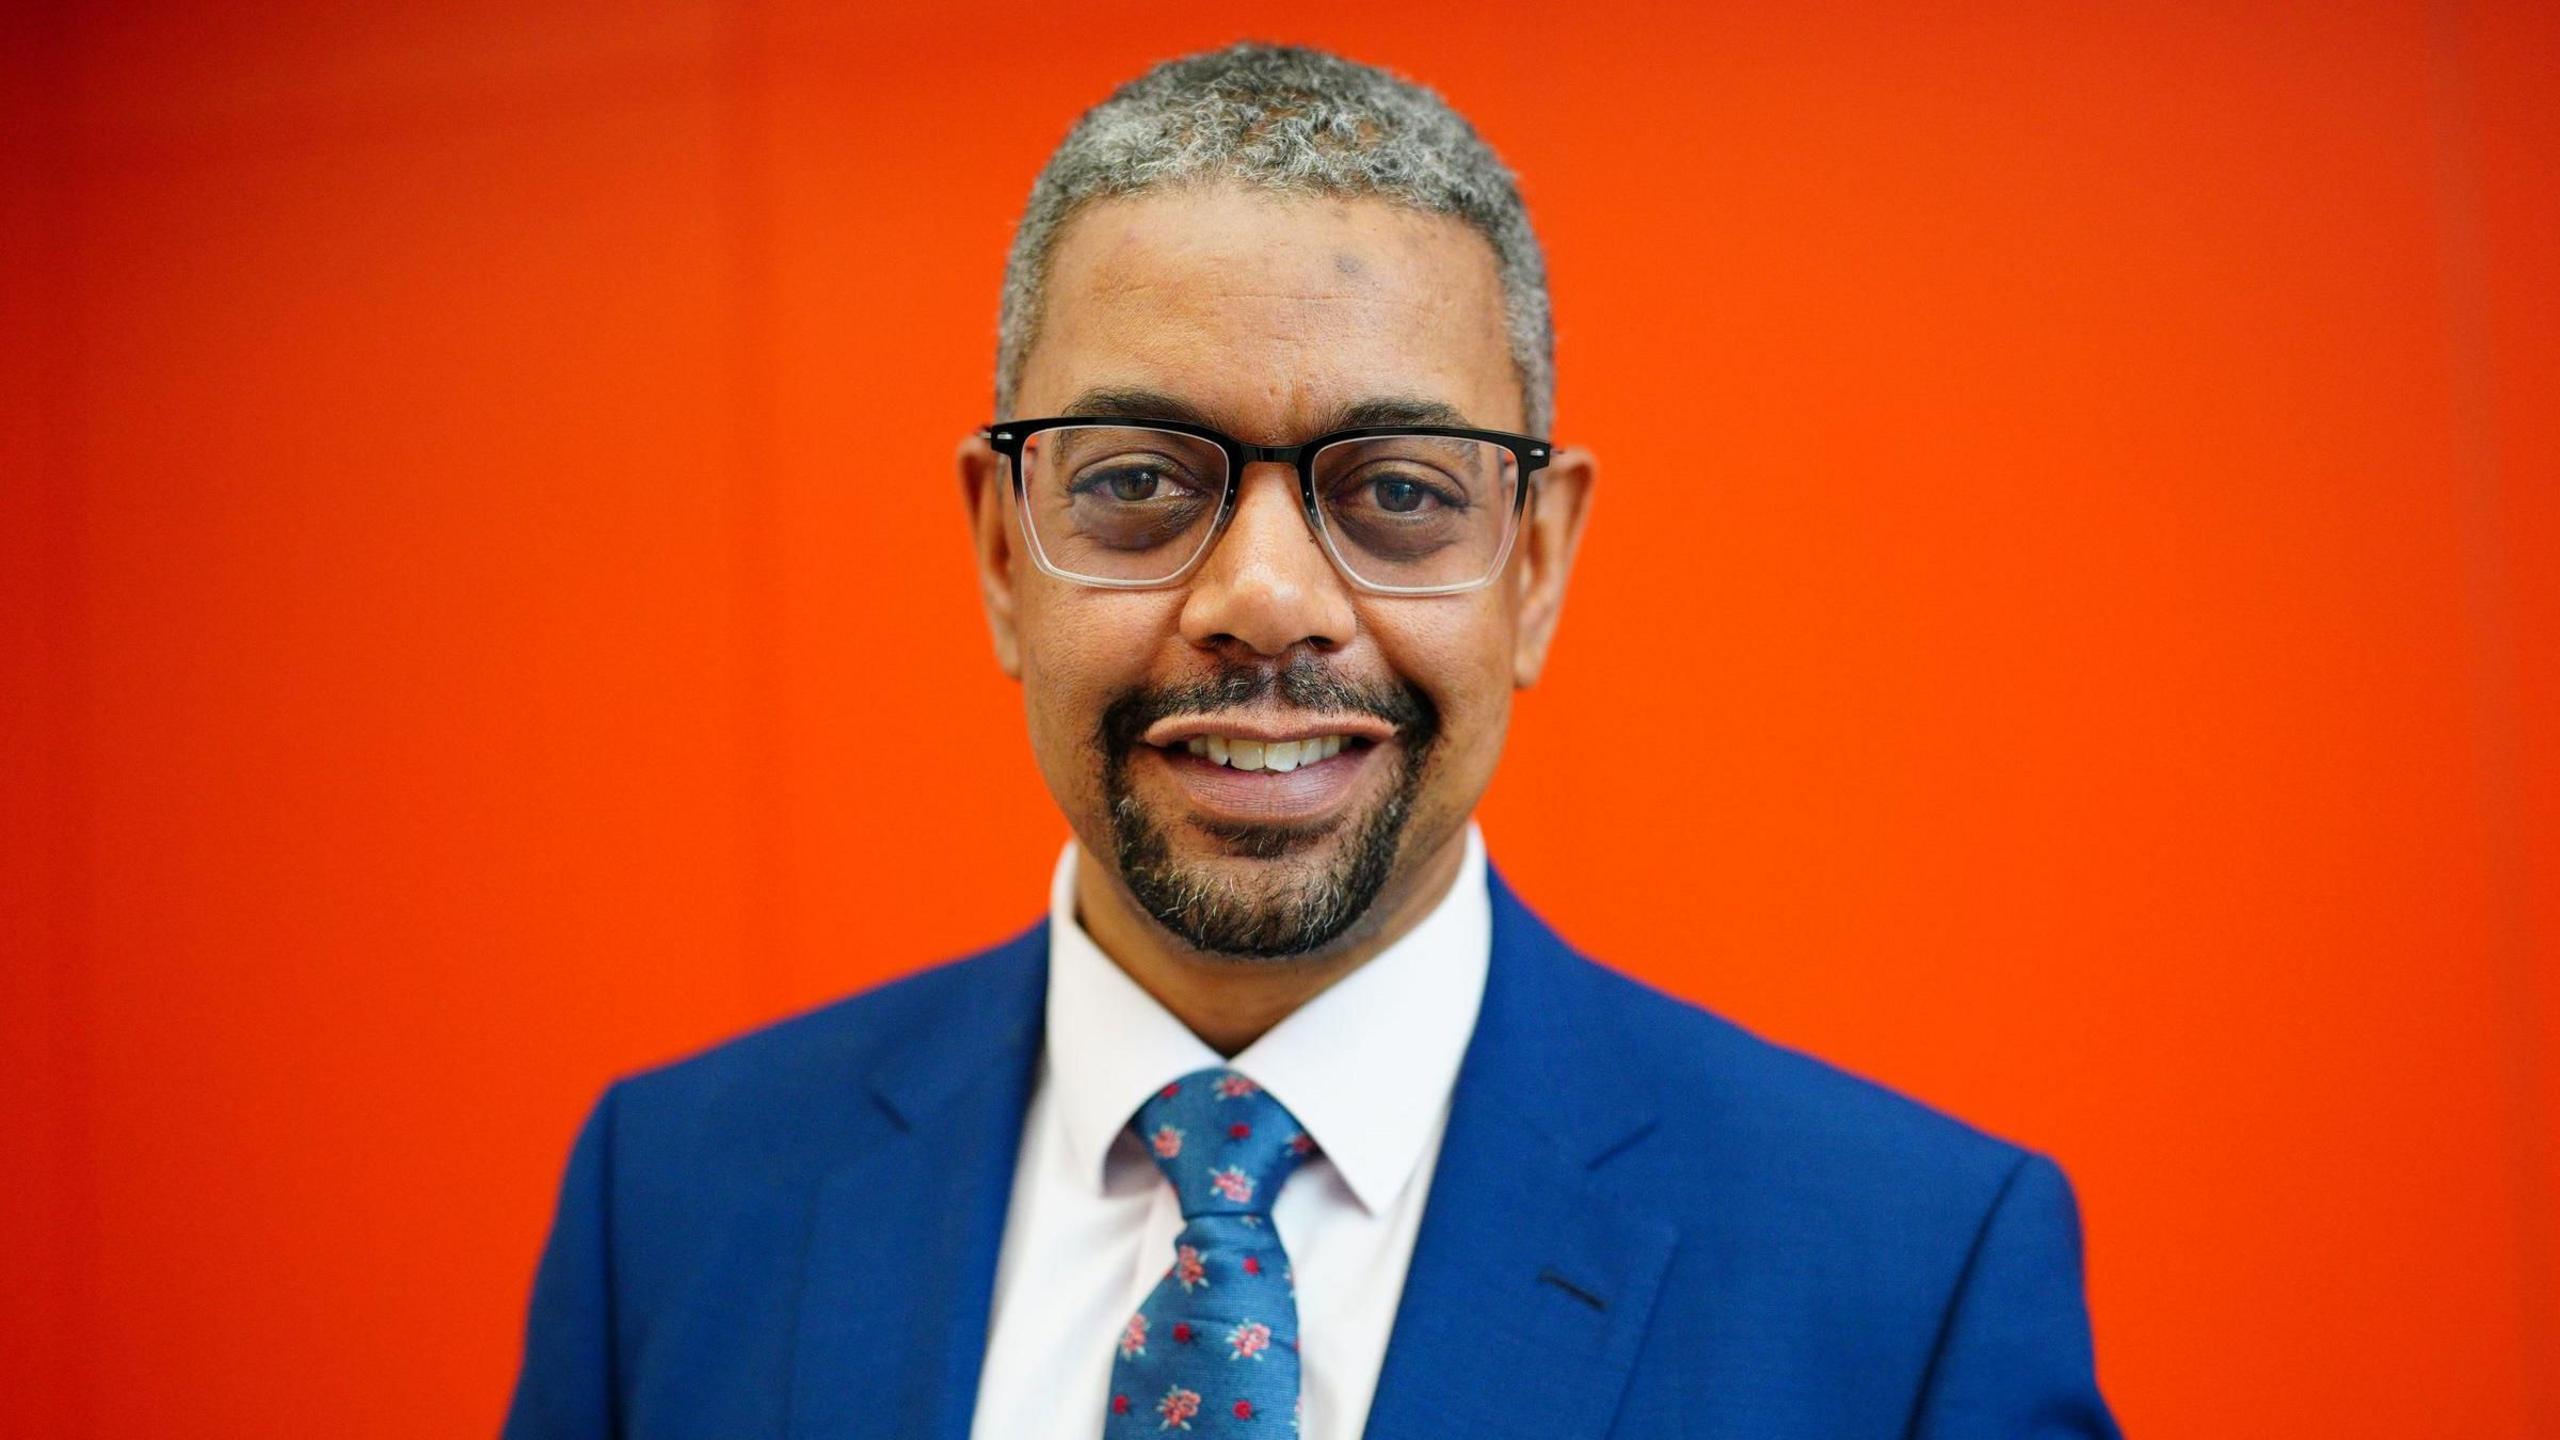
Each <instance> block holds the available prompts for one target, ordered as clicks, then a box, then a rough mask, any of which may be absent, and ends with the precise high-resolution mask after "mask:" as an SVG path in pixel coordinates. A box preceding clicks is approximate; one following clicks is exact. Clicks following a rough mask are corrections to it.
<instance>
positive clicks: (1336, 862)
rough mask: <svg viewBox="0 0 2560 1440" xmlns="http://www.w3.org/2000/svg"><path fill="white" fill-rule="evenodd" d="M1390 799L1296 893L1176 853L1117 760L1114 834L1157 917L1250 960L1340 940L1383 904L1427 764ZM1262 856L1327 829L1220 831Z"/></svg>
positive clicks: (1202, 944) (1145, 905)
mask: <svg viewBox="0 0 2560 1440" xmlns="http://www.w3.org/2000/svg"><path fill="white" fill-rule="evenodd" d="M1400 765H1401V773H1400V774H1399V775H1398V776H1397V777H1396V784H1395V788H1394V789H1393V790H1392V791H1390V792H1389V793H1388V795H1387V798H1386V799H1385V800H1384V801H1382V802H1381V803H1380V804H1379V805H1378V807H1377V808H1376V809H1375V810H1373V811H1372V812H1370V814H1369V815H1368V816H1367V817H1366V819H1365V820H1363V821H1362V822H1361V823H1360V828H1359V831H1358V833H1357V834H1355V835H1354V836H1352V838H1351V841H1350V843H1349V844H1347V845H1345V846H1343V847H1342V849H1341V850H1340V852H1339V853H1337V854H1336V855H1335V856H1334V858H1333V859H1332V861H1331V862H1329V863H1328V864H1327V865H1326V866H1325V867H1324V870H1323V872H1322V873H1320V874H1318V875H1315V876H1313V877H1311V878H1310V879H1309V880H1308V881H1307V882H1306V883H1305V884H1304V885H1303V886H1301V887H1300V888H1299V889H1297V890H1296V891H1295V892H1294V893H1284V894H1280V895H1255V894H1250V893H1247V892H1246V891H1245V890H1244V889H1243V888H1242V887H1239V886H1237V885H1236V884H1234V883H1233V882H1231V881H1228V880H1225V879H1222V878H1220V877H1219V876H1217V875H1214V874H1211V873H1209V872H1208V870H1207V868H1206V867H1204V866H1196V865H1185V864H1183V863H1182V862H1180V861H1177V860H1175V859H1174V858H1173V856H1172V853H1171V851H1170V849H1169V848H1168V847H1167V846H1166V844H1165V838H1164V832H1163V830H1161V829H1160V828H1158V827H1157V825H1156V823H1155V822H1154V821H1153V820H1152V819H1150V818H1149V817H1148V815H1147V813H1146V810H1145V809H1144V807H1143V806H1141V805H1140V804H1139V802H1138V797H1137V796H1136V795H1135V794H1132V793H1131V792H1130V791H1129V790H1128V789H1127V788H1126V787H1125V786H1124V785H1122V784H1121V783H1120V779H1121V777H1120V771H1119V767H1117V766H1114V767H1112V772H1111V777H1110V788H1111V837H1112V842H1113V846H1114V849H1115V851H1116V856H1117V859H1118V861H1119V864H1120V879H1121V881H1122V883H1124V884H1126V885H1127V886H1128V887H1129V893H1130V894H1131V895H1133V896H1135V897H1137V901H1138V904H1139V906H1140V908H1142V909H1144V910H1145V911H1146V912H1147V913H1148V914H1149V915H1152V916H1154V917H1155V919H1156V923H1157V924H1160V925H1162V926H1164V927H1165V928H1166V929H1167V930H1170V931H1172V932H1173V933H1174V934H1176V935H1178V936H1181V937H1182V939H1183V941H1184V942H1185V943H1186V944H1188V945H1190V946H1191V948H1193V949H1195V950H1200V951H1204V952H1206V953H1209V954H1213V955H1227V956H1233V957H1235V958H1237V959H1244V960H1280V959H1286V958H1289V957H1291V956H1297V955H1305V954H1308V953H1311V952H1313V951H1317V950H1321V949H1323V948H1324V947H1325V946H1327V945H1330V944H1332V943H1333V942H1334V941H1335V940H1337V939H1339V938H1341V936H1342V934H1343V932H1345V931H1347V930H1349V929H1350V928H1351V927H1352V926H1353V925H1354V924H1356V923H1358V921H1359V919H1360V917H1361V916H1363V915H1366V914H1368V913H1369V907H1370V906H1371V905H1373V904H1375V903H1376V902H1377V899H1378V892H1379V891H1380V890H1382V889H1384V888H1385V887H1386V883H1387V877H1388V876H1389V875H1392V874H1394V873H1395V863H1396V853H1397V851H1398V850H1399V849H1400V848H1401V847H1402V844H1403V841H1404V830H1405V824H1406V822H1407V821H1409V820H1411V819H1412V818H1413V802H1414V796H1415V795H1416V794H1417V793H1418V792H1419V791H1420V789H1421V782H1422V766H1421V764H1420V763H1419V762H1418V760H1417V759H1416V758H1415V757H1414V756H1412V755H1411V754H1410V753H1408V754H1407V755H1405V756H1404V757H1402V758H1401V760H1400ZM1214 833H1218V834H1220V835H1221V836H1222V838H1224V839H1226V840H1227V841H1228V842H1229V843H1230V844H1231V845H1233V846H1235V847H1236V848H1237V849H1238V850H1240V851H1242V852H1243V853H1244V854H1246V855H1248V856H1251V857H1253V858H1255V859H1275V858H1278V857H1280V856H1282V855H1286V854H1288V853H1289V852H1291V851H1293V850H1297V849H1301V848H1304V847H1305V846H1306V845H1307V844H1308V843H1309V842H1311V841H1313V840H1315V839H1317V838H1320V834H1321V832H1316V833H1310V832H1307V831H1302V830H1296V829H1291V828H1288V827H1284V826H1270V825H1262V826H1249V827H1237V828H1232V829H1221V830H1219V831H1217V832H1214Z"/></svg>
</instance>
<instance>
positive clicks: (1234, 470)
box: [978, 415, 1554, 595]
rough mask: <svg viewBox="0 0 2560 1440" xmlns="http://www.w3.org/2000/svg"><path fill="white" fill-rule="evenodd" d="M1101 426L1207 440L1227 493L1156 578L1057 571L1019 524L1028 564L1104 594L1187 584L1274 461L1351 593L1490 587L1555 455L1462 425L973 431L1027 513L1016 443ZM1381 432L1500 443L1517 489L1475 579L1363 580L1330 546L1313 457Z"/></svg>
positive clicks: (1548, 448) (1056, 420)
mask: <svg viewBox="0 0 2560 1440" xmlns="http://www.w3.org/2000/svg"><path fill="white" fill-rule="evenodd" d="M1102 425H1107V426H1114V427H1120V428H1126V429H1135V430H1165V431H1170V432H1172V433H1173V434H1176V435H1188V436H1190V437H1191V438H1192V439H1194V440H1206V441H1208V442H1209V443H1210V444H1212V445H1215V446H1217V447H1218V448H1219V449H1220V450H1222V451H1225V452H1226V456H1227V484H1226V492H1225V493H1224V494H1222V495H1220V496H1219V497H1218V515H1217V518H1216V519H1215V520H1213V521H1212V522H1210V526H1209V535H1208V538H1207V539H1205V540H1203V541H1201V543H1200V549H1199V551H1198V552H1197V553H1195V554H1194V555H1193V556H1192V557H1191V558H1190V559H1189V560H1186V561H1184V562H1183V564H1182V568H1181V569H1179V570H1177V571H1175V572H1174V573H1173V574H1171V575H1168V576H1166V577H1165V578H1163V579H1161V580H1106V579H1103V578H1101V577H1099V576H1093V575H1080V574H1077V573H1076V572H1074V571H1072V570H1062V569H1060V568H1058V567H1057V566H1056V565H1054V564H1052V563H1050V560H1049V556H1048V554H1047V552H1046V551H1044V550H1043V549H1042V548H1041V544H1040V535H1039V532H1038V530H1037V529H1036V528H1035V527H1033V526H1032V525H1030V524H1028V523H1025V524H1024V526H1023V527H1022V529H1023V533H1024V534H1025V535H1026V536H1028V537H1030V541H1031V561H1032V563H1033V564H1035V565H1037V566H1039V567H1040V569H1041V570H1042V571H1043V572H1045V573H1047V574H1050V575H1054V576H1056V577H1057V578H1059V579H1061V580H1067V581H1072V582H1074V583H1075V584H1078V585H1092V586H1096V587H1098V588H1100V589H1105V590H1161V589H1163V588H1165V587H1166V586H1169V585H1179V584H1181V583H1182V582H1183V581H1185V580H1188V579H1190V578H1191V572H1193V571H1194V570H1197V569H1199V568H1200V565H1201V562H1202V561H1204V560H1207V559H1208V558H1209V552H1210V551H1212V550H1215V549H1217V548H1218V541H1219V540H1221V539H1223V538H1224V537H1225V536H1226V533H1227V522H1228V521H1230V520H1232V519H1234V518H1235V513H1236V503H1237V499H1238V497H1239V496H1241V495H1242V494H1243V491H1244V467H1245V466H1247V465H1249V464H1253V463H1256V462H1268V461H1277V462H1279V463H1281V464H1284V465H1287V466H1289V467H1291V468H1292V469H1294V470H1296V471H1297V472H1298V508H1299V511H1300V512H1301V513H1302V514H1303V515H1304V516H1305V517H1306V521H1307V528H1308V529H1309V530H1310V531H1312V532H1314V534H1315V537H1316V543H1317V545H1318V546H1319V547H1321V548H1322V549H1323V551H1324V553H1325V558H1326V559H1328V560H1331V561H1332V562H1333V568H1334V570H1335V571H1336V572H1337V573H1338V574H1340V575H1341V576H1342V578H1343V579H1344V580H1347V581H1349V582H1350V583H1351V585H1352V587H1353V588H1355V589H1359V590H1366V591H1368V592H1370V593H1372V594H1377V595H1459V594H1464V593H1465V592H1467V591H1469V590H1481V589H1483V588H1484V587H1485V586H1487V585H1490V584H1492V583H1493V582H1494V579H1495V577H1497V576H1499V575H1501V573H1502V567H1503V566H1504V565H1505V564H1506V563H1508V562H1509V561H1510V559H1511V546H1512V543H1513V542H1514V541H1516V540H1518V539H1519V538H1520V516H1521V513H1522V512H1523V511H1524V510H1525V509H1527V507H1528V503H1529V491H1530V490H1531V489H1532V488H1534V485H1535V481H1536V479H1537V474H1538V472H1539V471H1540V470H1543V469H1545V468H1546V465H1547V462H1548V461H1549V460H1550V459H1552V458H1554V446H1553V445H1552V444H1551V443H1550V442H1548V441H1545V440H1541V439H1539V438H1538V437H1537V436H1535V435H1517V434H1513V433H1512V432H1510V431H1508V430H1472V429H1469V428H1467V427H1465V426H1462V425H1363V426H1358V427H1356V428H1353V429H1349V430H1332V431H1327V432H1326V433H1324V434H1322V435H1318V436H1317V437H1315V438H1314V439H1312V440H1309V441H1307V442H1306V443H1305V444H1303V445H1248V444H1246V443H1245V442H1243V441H1241V440H1238V439H1237V438H1235V437H1234V436H1232V435H1228V434H1224V433H1222V432H1220V431H1216V430H1212V429H1210V428H1209V427H1208V426H1206V425H1194V424H1191V423H1189V422H1188V421H1183V420H1149V419H1140V418H1136V417H1132V416H1127V415H1051V416H1047V417H1045V418H1042V419H1038V420H1007V421H998V422H997V423H995V424H992V425H983V426H980V427H979V429H978V433H979V434H981V435H983V436H985V437H986V440H987V444H988V445H990V446H992V447H993V448H994V450H995V452H996V453H997V454H999V455H1002V456H1003V457H1005V459H1006V461H1007V462H1009V467H1010V469H1011V470H1012V472H1013V503H1014V508H1015V510H1016V511H1017V512H1018V513H1022V514H1025V515H1026V516H1027V515H1028V511H1027V509H1026V508H1025V506H1026V504H1027V501H1026V499H1025V497H1024V495H1023V493H1022V491H1023V479H1022V446H1023V443H1024V442H1025V441H1027V440H1029V439H1030V438H1031V437H1032V436H1034V435H1037V434H1039V433H1040V432H1041V431H1043V430H1064V429H1070V428H1075V427H1082V426H1102ZM1388 435H1427V436H1430V437H1433V438H1435V439H1442V440H1475V441H1480V442H1483V443H1485V444H1488V445H1499V446H1501V447H1502V448H1503V449H1505V450H1508V451H1510V452H1511V455H1512V458H1513V459H1514V460H1515V461H1517V462H1518V463H1519V466H1520V484H1519V485H1518V486H1517V487H1516V488H1515V489H1514V490H1513V491H1512V495H1511V513H1510V514H1509V515H1507V516H1505V517H1503V533H1502V545H1501V548H1500V549H1498V550H1496V551H1495V552H1494V557H1493V564H1492V567H1491V568H1490V569H1488V570H1487V571H1486V572H1485V574H1484V575H1483V577H1482V578H1480V579H1476V580H1470V581H1466V582H1464V583H1462V584H1457V585H1381V584H1379V583H1377V582H1376V581H1373V580H1367V579H1364V578H1362V577H1361V575H1360V573H1359V572H1358V571H1356V570H1354V569H1352V568H1351V565H1350V564H1349V562H1347V561H1345V560H1344V559H1343V558H1342V552H1341V551H1339V550H1337V549H1335V548H1334V544H1333V532H1332V530H1331V528H1330V527H1328V526H1327V525H1326V524H1325V523H1324V506H1323V505H1322V503H1321V502H1319V501H1318V500H1317V499H1316V454H1317V452H1319V451H1321V450H1323V449H1324V448H1325V447H1327V446H1329V445H1339V444H1342V443H1344V442H1345V441H1350V440H1375V439H1378V438H1380V437H1382V436H1388Z"/></svg>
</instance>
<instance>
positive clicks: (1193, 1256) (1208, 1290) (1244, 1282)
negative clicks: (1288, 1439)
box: [1102, 1066, 1316, 1440]
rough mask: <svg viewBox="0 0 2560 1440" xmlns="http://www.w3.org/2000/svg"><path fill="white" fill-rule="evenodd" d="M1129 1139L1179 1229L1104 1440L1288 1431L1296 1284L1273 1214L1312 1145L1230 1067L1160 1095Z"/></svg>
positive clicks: (1126, 1327)
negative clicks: (1160, 1181)
mask: <svg viewBox="0 0 2560 1440" xmlns="http://www.w3.org/2000/svg"><path fill="white" fill-rule="evenodd" d="M1129 1129H1130V1132H1131V1133H1132V1134H1134V1135H1135V1136H1137V1138H1138V1139H1139V1141H1140V1143H1142V1144H1143V1145H1145V1147H1146V1149H1147V1153H1148V1154H1149V1155H1150V1156H1152V1157H1153V1158H1154V1160H1155V1162H1156V1168H1158V1169H1159V1170H1162V1171H1163V1172H1164V1176H1165V1179H1166V1180H1167V1181H1169V1182H1170V1183H1171V1184H1172V1186H1173V1193H1174V1196H1175V1199H1176V1200H1177V1201H1178V1202H1179V1203H1180V1204H1181V1206H1182V1219H1183V1226H1182V1233H1181V1234H1180V1235H1179V1236H1177V1237H1175V1240H1174V1255H1173V1263H1172V1265H1170V1266H1169V1267H1168V1268H1167V1269H1166V1270H1165V1273H1164V1278H1163V1279H1162V1280H1160V1281H1158V1282H1157V1284H1156V1287H1155V1289H1154V1290H1153V1291H1151V1292H1150V1293H1149V1294H1148V1296H1147V1299H1146V1303H1145V1304H1143V1305H1141V1306H1139V1307H1138V1312H1137V1313H1136V1314H1134V1315H1132V1316H1130V1317H1129V1318H1128V1319H1127V1321H1125V1322H1124V1323H1123V1324H1122V1326H1121V1331H1120V1335H1119V1337H1118V1343H1117V1345H1116V1348H1115V1352H1114V1355H1115V1358H1114V1360H1113V1362H1112V1367H1111V1391H1110V1404H1109V1407H1108V1413H1107V1414H1105V1415H1104V1417H1103V1428H1102V1433H1103V1436H1104V1440H1134V1437H1139V1436H1162V1435H1166V1434H1168V1433H1182V1434H1185V1435H1189V1436H1193V1437H1197V1440H1241V1437H1245V1436H1252V1435H1286V1434H1288V1433H1289V1432H1291V1431H1294V1430H1295V1429H1296V1428H1297V1423H1298V1422H1297V1416H1298V1413H1299V1404H1300V1398H1299V1383H1298V1382H1299V1372H1298V1302H1297V1299H1296V1295H1297V1287H1296V1284H1295V1272H1294V1271H1293V1270H1292V1269H1291V1268H1290V1265H1289V1256H1288V1252H1287V1251H1286V1250H1284V1249H1282V1248H1281V1244H1280V1235H1279V1232H1278V1230H1277V1229H1275V1228H1274V1227H1273V1226H1272V1225H1271V1224H1270V1218H1271V1203H1272V1200H1273V1199H1274V1198H1275V1197H1276V1196H1277V1195H1278V1194H1279V1193H1280V1186H1281V1183H1282V1182H1283V1181H1285V1180H1287V1179H1288V1178H1289V1175H1290V1172H1292V1171H1294V1170H1295V1169H1297V1167H1298V1166H1299V1165H1300V1164H1301V1163H1302V1162H1304V1161H1305V1160H1306V1159H1307V1157H1309V1156H1311V1155H1313V1154H1314V1153H1315V1150H1316V1147H1315V1142H1314V1141H1313V1140H1311V1139H1309V1138H1308V1136H1307V1133H1306V1131H1305V1130H1304V1129H1303V1128H1302V1127H1300V1126H1299V1124H1298V1122H1297V1120H1296V1119H1295V1118H1294V1117H1292V1116H1291V1115H1290V1114H1289V1112H1288V1110H1287V1109H1285V1108H1284V1107H1283V1106H1282V1105H1281V1104H1280V1102H1279V1100H1278V1099H1276V1098H1274V1097H1273V1096H1272V1094H1271V1093H1270V1092H1269V1091H1267V1090H1265V1089H1263V1088H1262V1086H1261V1085H1259V1084H1257V1083H1256V1082H1255V1081H1254V1080H1253V1078H1252V1077H1251V1076H1248V1075H1245V1074H1242V1073H1240V1072H1238V1071H1235V1070H1231V1069H1228V1068H1226V1067H1224V1066H1219V1067H1216V1068H1212V1069H1208V1070H1200V1071H1195V1072H1193V1073H1192V1074H1189V1075H1185V1076H1183V1077H1182V1078H1181V1079H1179V1080H1176V1081H1174V1082H1173V1083H1172V1084H1170V1085H1167V1086H1165V1087H1164V1088H1163V1089H1162V1090H1159V1091H1157V1092H1156V1094H1155V1096H1154V1098H1152V1099H1150V1100H1148V1101H1147V1103H1146V1104H1144V1105H1141V1106H1140V1107H1138V1113H1137V1115H1136V1117H1135V1118H1134V1119H1132V1120H1131V1121H1130V1122H1129Z"/></svg>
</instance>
